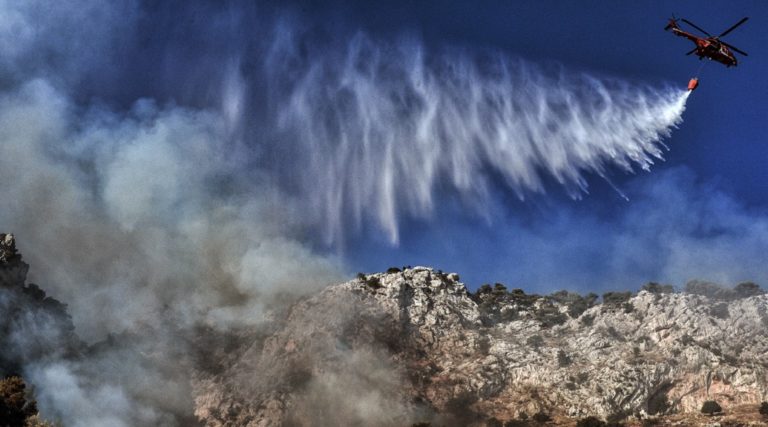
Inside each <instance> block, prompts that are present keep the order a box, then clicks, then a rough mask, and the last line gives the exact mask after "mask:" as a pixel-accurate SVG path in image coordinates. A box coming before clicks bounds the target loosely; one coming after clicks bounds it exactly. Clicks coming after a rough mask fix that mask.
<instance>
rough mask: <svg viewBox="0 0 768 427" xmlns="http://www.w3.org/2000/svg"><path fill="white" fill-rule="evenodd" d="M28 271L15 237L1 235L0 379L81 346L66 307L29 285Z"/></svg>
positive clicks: (63, 355) (35, 286)
mask: <svg viewBox="0 0 768 427" xmlns="http://www.w3.org/2000/svg"><path fill="white" fill-rule="evenodd" d="M28 271H29V265H28V264H27V263H25V262H24V261H23V260H22V257H21V255H20V254H19V253H18V252H17V251H16V243H15V240H14V238H13V235H12V234H0V319H2V322H0V349H1V350H0V376H5V375H7V374H9V373H19V372H21V370H22V366H23V365H25V364H29V363H34V362H38V361H43V360H55V359H58V358H61V357H65V356H69V355H72V354H74V353H76V352H77V351H78V348H79V346H80V341H79V339H78V338H77V336H76V335H75V333H74V329H75V327H74V325H73V324H72V318H71V317H70V316H69V314H68V313H67V310H66V307H67V306H66V305H64V304H62V303H61V302H59V301H57V300H55V299H53V298H51V297H49V296H46V294H45V292H44V291H43V290H42V289H40V287H38V286H37V285H35V284H33V283H30V284H26V278H27V272H28Z"/></svg>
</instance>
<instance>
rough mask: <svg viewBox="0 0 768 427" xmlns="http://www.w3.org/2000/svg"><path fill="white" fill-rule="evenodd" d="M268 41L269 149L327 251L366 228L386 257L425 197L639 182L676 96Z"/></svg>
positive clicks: (288, 36)
mask: <svg viewBox="0 0 768 427" xmlns="http://www.w3.org/2000/svg"><path fill="white" fill-rule="evenodd" d="M276 34H277V36H276V37H275V42H274V43H273V45H271V46H270V48H269V51H268V52H269V54H268V55H267V59H266V61H265V63H264V66H265V69H266V70H267V73H268V75H270V76H271V77H270V78H271V80H270V83H272V84H271V85H270V86H271V87H273V88H277V89H276V90H277V91H278V92H277V93H275V94H273V99H276V100H277V102H276V105H275V110H276V111H277V112H278V119H279V124H280V129H281V130H283V131H285V132H286V133H288V134H289V135H290V136H291V137H289V138H286V139H284V140H283V143H285V144H295V146H294V147H292V148H293V150H292V151H291V159H292V160H293V161H295V164H296V166H297V167H298V168H299V170H300V171H301V172H300V173H301V175H300V180H301V189H302V190H303V191H304V197H306V198H307V199H308V200H309V204H310V206H311V211H312V212H317V213H318V215H320V217H321V218H320V219H321V223H323V224H326V225H327V228H326V238H327V240H328V241H335V240H338V239H340V238H342V237H343V235H344V233H346V232H347V231H348V229H349V227H350V226H351V225H355V226H357V227H358V228H359V227H360V226H361V223H370V222H373V223H376V224H378V225H379V226H380V227H381V228H382V229H383V230H384V231H385V232H386V234H387V236H388V238H389V240H390V241H391V242H392V243H397V242H398V222H399V218H400V217H401V216H402V215H404V214H405V215H413V216H418V217H429V215H431V214H432V213H433V212H434V211H435V208H436V207H435V205H436V202H435V198H436V193H437V192H438V190H439V189H446V188H448V189H449V190H450V191H455V192H456V193H457V194H458V195H459V196H460V198H462V199H463V200H465V201H467V202H471V203H468V204H470V205H471V206H472V207H473V208H474V209H476V210H478V211H482V210H485V208H487V207H488V200H489V197H490V195H489V192H490V190H489V188H490V187H491V185H490V181H491V180H492V179H493V177H496V176H500V177H501V179H502V180H503V182H504V184H505V185H506V186H507V187H508V188H509V189H511V190H512V191H514V192H515V193H517V195H518V196H519V197H520V198H525V196H526V194H527V193H529V192H531V191H532V192H544V191H545V181H546V180H547V179H550V178H553V179H554V181H555V182H557V183H559V184H562V185H563V186H564V187H565V188H566V190H567V191H568V193H569V194H570V195H571V196H573V197H580V196H581V194H582V192H584V191H586V190H587V180H586V176H587V175H588V174H598V175H604V174H606V173H608V171H609V170H610V168H614V167H618V168H620V169H623V170H625V171H631V170H632V169H633V168H634V167H638V168H641V169H646V170H647V169H649V168H650V166H651V165H652V164H653V163H654V161H655V160H658V159H661V158H662V153H663V150H662V148H663V145H662V142H661V139H662V138H663V137H665V136H668V135H669V134H670V131H671V129H672V128H674V127H675V126H677V125H678V124H679V123H680V122H681V121H682V113H683V110H684V109H685V102H686V100H687V98H688V93H689V92H686V91H683V90H679V89H674V88H671V87H663V88H654V87H649V86H644V85H632V84H629V83H627V82H624V81H621V80H618V79H612V78H601V77H595V76H592V75H589V74H587V73H583V72H578V71H576V72H574V71H569V70H567V69H566V68H564V67H562V66H558V65H550V66H541V65H536V64H532V63H530V62H526V61H524V60H521V59H513V58H509V57H507V56H505V55H503V54H500V53H493V52H489V53H485V54H481V55H477V54H471V53H468V52H465V51H461V50H451V49H446V50H443V51H433V50H430V49H427V48H426V47H425V46H423V45H422V44H420V43H419V42H418V41H413V40H407V41H401V42H395V43H390V42H387V43H384V42H379V41H375V40H373V39H371V38H370V37H367V36H366V35H365V34H362V33H359V34H357V35H356V36H355V37H353V38H352V39H351V41H349V42H348V43H347V44H345V45H342V46H341V47H340V48H339V49H337V50H333V51H330V52H329V51H328V50H327V49H323V48H322V46H314V49H312V48H309V49H306V48H305V50H308V51H309V52H308V53H307V52H306V51H305V50H299V47H305V45H306V44H307V43H308V42H306V41H304V40H302V37H303V36H302V35H301V34H295V32H294V31H292V29H290V28H288V29H286V28H285V27H278V30H277V31H276ZM310 46H311V44H310ZM272 80H274V81H272ZM281 149H283V150H285V149H287V148H281Z"/></svg>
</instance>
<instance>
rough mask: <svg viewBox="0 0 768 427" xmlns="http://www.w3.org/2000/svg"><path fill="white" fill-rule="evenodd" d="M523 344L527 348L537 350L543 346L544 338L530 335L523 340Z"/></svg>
mask: <svg viewBox="0 0 768 427" xmlns="http://www.w3.org/2000/svg"><path fill="white" fill-rule="evenodd" d="M525 343H526V344H527V345H528V346H529V347H533V348H539V347H541V346H542V345H544V338H542V337H541V335H531V336H530V337H528V339H527V340H525Z"/></svg>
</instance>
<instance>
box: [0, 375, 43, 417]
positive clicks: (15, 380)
mask: <svg viewBox="0 0 768 427" xmlns="http://www.w3.org/2000/svg"><path fill="white" fill-rule="evenodd" d="M0 425H2V426H12V427H15V426H20V427H21V426H28V427H37V426H39V427H45V426H50V424H49V423H47V422H45V421H43V420H41V419H40V417H39V416H38V414H37V402H36V401H35V399H34V398H33V397H32V396H31V393H30V392H29V390H28V389H27V385H26V384H25V383H24V380H23V379H21V377H18V376H9V377H6V378H4V379H2V380H0Z"/></svg>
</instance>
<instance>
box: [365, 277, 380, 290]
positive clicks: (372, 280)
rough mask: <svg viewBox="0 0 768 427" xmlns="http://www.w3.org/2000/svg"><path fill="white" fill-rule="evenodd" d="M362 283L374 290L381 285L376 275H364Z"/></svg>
mask: <svg viewBox="0 0 768 427" xmlns="http://www.w3.org/2000/svg"><path fill="white" fill-rule="evenodd" d="M363 283H365V285H366V286H368V287H369V288H371V289H373V290H376V289H380V288H381V287H382V285H381V280H379V278H378V277H376V276H364V279H363Z"/></svg>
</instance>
